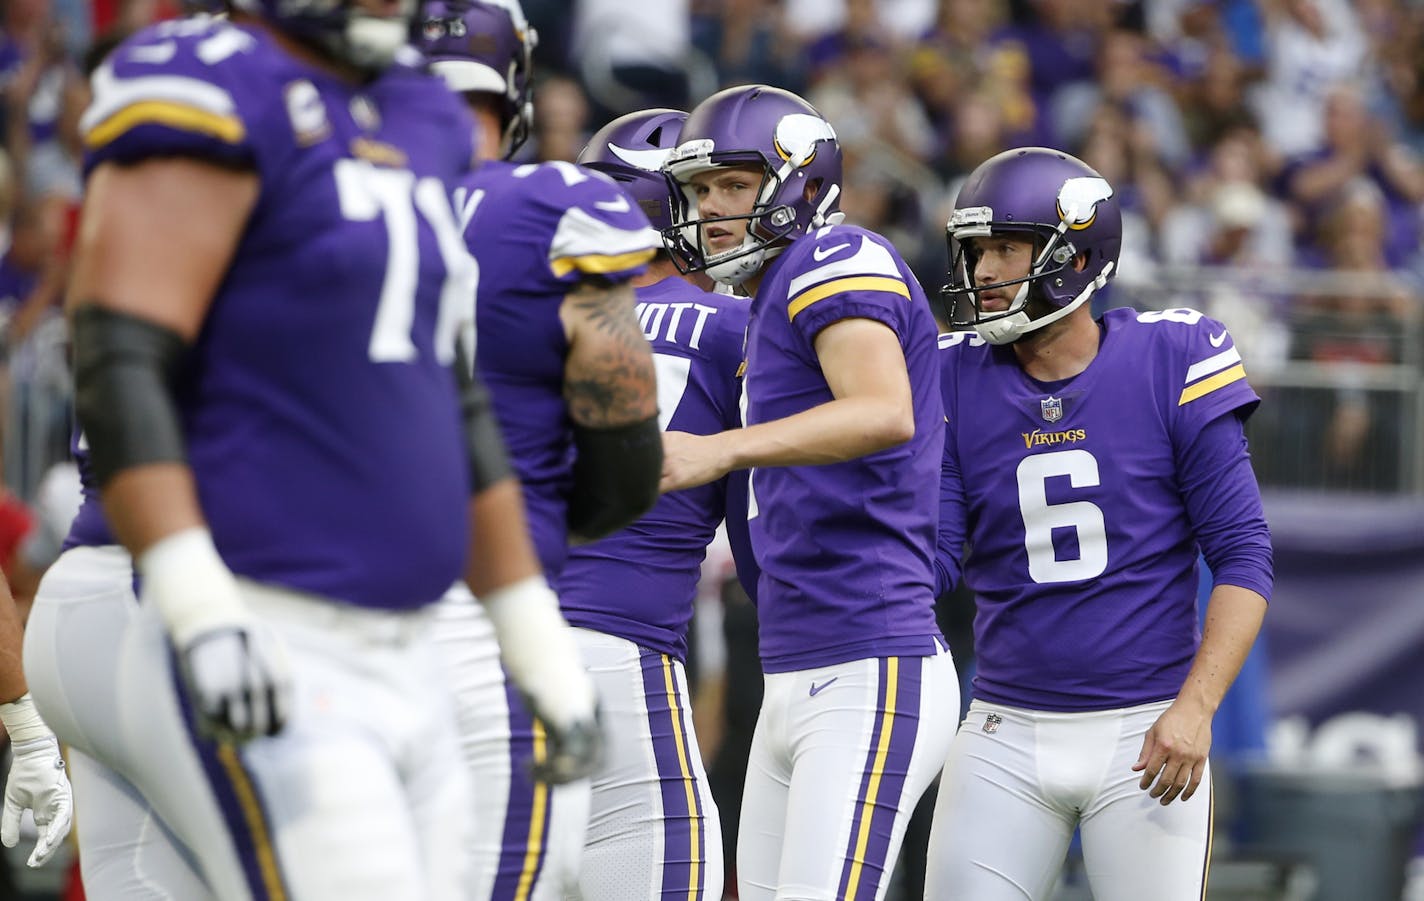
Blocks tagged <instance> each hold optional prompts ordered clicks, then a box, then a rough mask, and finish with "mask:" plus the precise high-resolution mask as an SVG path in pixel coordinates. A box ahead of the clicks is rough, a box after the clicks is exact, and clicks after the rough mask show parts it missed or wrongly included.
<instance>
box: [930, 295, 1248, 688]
mask: <svg viewBox="0 0 1424 901" xmlns="http://www.w3.org/2000/svg"><path fill="white" fill-rule="evenodd" d="M1101 327H1102V343H1101V346H1100V348H1099V350H1098V355H1097V357H1096V358H1094V360H1093V361H1092V363H1091V364H1089V366H1088V368H1087V369H1086V370H1084V371H1083V372H1082V373H1080V374H1079V375H1077V376H1075V377H1073V378H1071V379H1065V380H1063V381H1060V382H1053V383H1044V382H1039V381H1036V380H1035V379H1033V378H1031V377H1030V376H1029V375H1028V374H1027V373H1025V372H1024V371H1023V369H1022V368H1021V367H1020V366H1019V364H1018V362H1017V360H1016V359H1015V357H1014V352H1013V349H1012V348H1011V347H992V346H989V345H986V344H985V343H984V342H983V340H982V339H980V338H979V337H978V336H976V335H974V334H973V333H971V332H955V333H952V334H947V335H944V336H942V337H941V339H940V342H941V348H942V349H941V353H942V357H941V361H942V364H943V385H944V400H945V415H946V420H947V422H948V426H947V435H946V443H945V461H944V473H943V486H942V490H943V497H944V498H945V501H944V506H943V508H942V511H941V518H942V521H941V527H940V528H941V536H940V555H941V557H942V558H944V557H946V556H949V557H951V558H952V557H954V556H955V555H957V554H958V552H959V549H960V548H962V547H963V544H964V541H965V539H966V538H968V539H969V541H970V543H971V545H972V547H971V550H970V551H969V556H968V559H967V562H966V566H965V573H964V577H965V581H966V582H967V584H968V585H969V587H970V588H972V589H973V590H974V593H975V596H976V599H977V615H976V616H975V621H974V635H975V643H976V644H975V648H976V656H977V658H978V673H977V676H976V678H975V680H974V696H975V697H976V698H978V699H980V700H985V701H991V702H994V703H1000V704H1008V705H1011V706H1017V707H1025V708H1031V709H1035V710H1061V711H1076V710H1107V709H1115V708H1119V707H1129V706H1135V705H1138V704H1145V703H1149V702H1152V701H1160V700H1165V699H1168V698H1172V697H1175V696H1176V694H1177V691H1178V690H1179V689H1180V688H1181V685H1182V681H1183V680H1184V679H1185V678H1186V674H1187V670H1188V669H1189V668H1190V665H1191V661H1192V657H1193V655H1194V654H1195V653H1196V648H1197V644H1198V641H1199V639H1200V634H1199V629H1198V620H1197V606H1196V597H1197V556H1198V546H1199V543H1200V547H1201V549H1202V551H1203V552H1204V553H1205V554H1206V557H1207V560H1208V562H1209V563H1211V564H1212V567H1213V569H1214V570H1215V571H1216V573H1217V577H1218V578H1217V581H1219V582H1220V581H1225V582H1228V583H1230V584H1233V585H1241V586H1244V587H1247V588H1250V589H1252V590H1254V591H1257V592H1259V593H1260V594H1261V595H1263V596H1264V597H1267V598H1269V597H1270V591H1271V585H1270V576H1269V558H1270V544H1269V540H1270V539H1269V535H1268V533H1267V530H1266V524H1265V519H1264V516H1263V514H1262V511H1261V503H1260V494H1259V491H1258V490H1257V489H1256V485H1255V480H1254V478H1252V477H1251V475H1250V467H1249V461H1248V460H1247V458H1246V449H1245V445H1244V439H1242V437H1241V431H1240V429H1241V427H1240V424H1239V422H1238V421H1236V418H1237V417H1239V418H1240V419H1244V418H1245V417H1246V416H1248V415H1250V413H1251V412H1252V411H1253V410H1254V409H1255V407H1256V405H1257V403H1258V402H1259V398H1258V397H1257V396H1256V393H1255V392H1254V391H1253V390H1251V386H1250V385H1249V384H1248V383H1247V381H1246V373H1245V370H1244V369H1243V367H1242V362H1241V356H1240V354H1239V353H1237V350H1236V347H1235V345H1234V343H1233V342H1232V340H1231V337H1230V336H1229V335H1228V334H1227V332H1226V328H1225V326H1223V325H1221V323H1219V322H1216V321H1215V320H1212V319H1209V318H1207V317H1205V316H1203V315H1202V314H1200V313H1198V312H1196V311H1195V310H1165V311H1161V312H1151V313H1141V314H1139V313H1137V312H1135V311H1133V310H1130V309H1116V310H1112V311H1110V312H1108V313H1107V314H1106V315H1105V316H1104V317H1103V318H1102V320H1101ZM1228 414H1232V419H1231V420H1227V421H1223V422H1218V421H1219V420H1222V418H1223V417H1226V416H1227V415H1228ZM1213 423H1217V424H1218V425H1224V426H1229V427H1230V431H1222V432H1220V434H1223V435H1227V436H1229V441H1228V442H1226V444H1227V445H1228V446H1226V453H1223V454H1221V455H1220V456H1218V457H1216V458H1213V460H1212V463H1211V466H1210V468H1208V467H1205V466H1201V465H1198V463H1197V462H1196V461H1199V460H1202V459H1204V458H1203V456H1202V455H1201V453H1200V452H1199V450H1195V449H1194V448H1197V447H1198V445H1200V444H1201V442H1200V441H1198V439H1199V438H1200V437H1202V436H1203V435H1211V434H1217V433H1216V432H1208V431H1207V427H1208V425H1211V424H1213ZM954 565H957V564H951V565H950V567H949V568H950V569H951V570H952V569H953V566H954ZM950 578H952V574H951V576H950Z"/></svg>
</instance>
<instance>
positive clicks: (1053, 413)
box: [1038, 397, 1063, 422]
mask: <svg viewBox="0 0 1424 901" xmlns="http://www.w3.org/2000/svg"><path fill="white" fill-rule="evenodd" d="M1038 409H1039V412H1041V413H1042V414H1043V418H1044V420H1045V421H1047V422H1057V421H1058V420H1060V419H1062V418H1063V398H1061V397H1045V398H1044V399H1043V400H1041V401H1039V402H1038Z"/></svg>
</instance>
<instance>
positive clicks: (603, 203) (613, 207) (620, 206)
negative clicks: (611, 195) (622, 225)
mask: <svg viewBox="0 0 1424 901" xmlns="http://www.w3.org/2000/svg"><path fill="white" fill-rule="evenodd" d="M593 205H594V206H595V207H597V208H598V209H600V210H607V211H608V212H610V213H626V212H628V198H626V197H624V196H623V195H621V194H620V195H618V198H617V199H616V200H595V201H594V202H593Z"/></svg>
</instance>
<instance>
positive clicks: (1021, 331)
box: [974, 262, 1116, 344]
mask: <svg viewBox="0 0 1424 901" xmlns="http://www.w3.org/2000/svg"><path fill="white" fill-rule="evenodd" d="M1115 266H1116V263H1113V262H1108V263H1107V264H1106V265H1105V266H1103V271H1102V272H1099V273H1098V275H1097V277H1096V278H1094V279H1093V280H1092V281H1091V282H1089V283H1088V285H1087V286H1086V287H1085V288H1083V290H1082V292H1081V293H1079V295H1078V296H1077V297H1075V298H1073V299H1072V300H1071V301H1069V302H1068V304H1066V305H1065V306H1063V307H1060V308H1059V309H1057V310H1054V311H1053V312H1052V313H1049V314H1048V315H1047V316H1040V317H1039V318H1037V319H1029V318H1028V313H1027V312H1026V311H1024V310H1019V311H1018V312H1017V313H1014V314H1013V315H1012V316H1005V317H1004V318H1003V319H995V320H993V321H992V322H982V323H976V324H975V325H974V331H975V332H977V333H978V334H979V337H981V338H983V339H984V340H985V341H987V342H989V343H990V344H1012V343H1013V342H1015V341H1017V340H1019V339H1020V338H1022V337H1023V336H1024V335H1027V334H1028V333H1029V332H1034V331H1038V330H1039V329H1041V328H1043V327H1044V326H1045V325H1051V324H1053V323H1055V322H1057V321H1058V320H1060V319H1062V318H1063V317H1064V316H1067V315H1068V314H1069V313H1071V312H1073V311H1074V310H1076V309H1078V308H1079V307H1081V306H1082V305H1083V304H1084V303H1085V302H1086V301H1087V300H1088V298H1090V297H1092V296H1093V292H1094V291H1096V290H1098V289H1099V288H1101V287H1102V286H1103V285H1106V284H1107V283H1108V277H1109V276H1111V275H1112V271H1113V268H1114V267H1115ZM1028 285H1029V283H1028V282H1024V283H1023V286H1022V287H1020V288H1019V296H1018V297H1016V298H1015V299H1014V302H1015V303H1019V302H1021V301H1022V299H1023V296H1024V294H1025V292H1027V291H1028Z"/></svg>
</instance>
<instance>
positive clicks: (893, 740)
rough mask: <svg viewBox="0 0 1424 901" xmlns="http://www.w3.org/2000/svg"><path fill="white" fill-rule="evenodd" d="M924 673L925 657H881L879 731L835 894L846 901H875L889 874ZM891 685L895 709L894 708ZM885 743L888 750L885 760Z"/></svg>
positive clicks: (873, 735) (868, 755) (874, 733)
mask: <svg viewBox="0 0 1424 901" xmlns="http://www.w3.org/2000/svg"><path fill="white" fill-rule="evenodd" d="M923 669H924V658H923V657H882V658H880V685H879V689H878V690H877V692H876V704H875V728H874V730H872V732H871V737H870V745H869V747H868V749H867V751H866V755H865V769H864V771H863V773H862V775H861V779H860V790H859V791H858V792H857V793H856V804H855V816H854V818H853V819H852V821H851V830H850V838H849V840H848V841H847V843H846V854H845V860H844V863H843V864H842V865H841V881H840V887H839V889H838V891H837V894H836V897H837V898H842V899H845V901H860V899H866V901H874V898H875V895H876V891H877V890H878V888H879V886H880V883H881V881H882V880H884V879H885V878H886V877H887V876H888V875H889V868H890V866H891V865H893V863H894V861H889V860H887V859H886V858H887V856H888V855H889V850H890V838H891V835H892V833H893V832H894V829H895V818H896V817H897V816H898V814H899V807H900V801H901V798H902V797H903V795H904V793H905V780H906V778H907V777H908V776H909V772H910V760H911V758H912V757H913V756H914V753H915V738H916V736H917V734H918V733H919V726H920V685H921V681H922V676H923ZM892 684H893V686H894V689H895V690H894V693H893V706H892V705H891V703H890V701H891V699H892V696H891V692H890V688H891V686H892ZM886 730H888V733H889V734H888V737H887V735H886ZM882 744H884V746H885V747H884V750H883V758H882V748H881V745H882ZM907 815H908V811H907ZM862 842H864V844H863V846H862Z"/></svg>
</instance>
